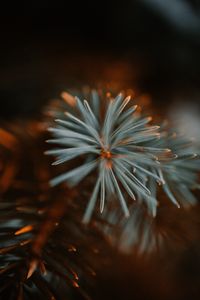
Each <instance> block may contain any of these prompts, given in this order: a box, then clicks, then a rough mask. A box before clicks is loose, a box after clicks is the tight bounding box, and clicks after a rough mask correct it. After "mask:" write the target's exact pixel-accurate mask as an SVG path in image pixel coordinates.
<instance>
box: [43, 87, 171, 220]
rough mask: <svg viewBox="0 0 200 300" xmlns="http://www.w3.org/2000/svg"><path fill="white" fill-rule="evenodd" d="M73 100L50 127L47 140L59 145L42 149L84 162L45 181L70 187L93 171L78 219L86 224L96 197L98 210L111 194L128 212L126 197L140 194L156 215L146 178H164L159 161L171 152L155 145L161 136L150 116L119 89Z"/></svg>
mask: <svg viewBox="0 0 200 300" xmlns="http://www.w3.org/2000/svg"><path fill="white" fill-rule="evenodd" d="M74 102H75V106H74V113H73V114H72V113H69V112H65V116H64V117H63V119H56V120H55V121H56V123H57V125H56V126H55V127H53V128H49V131H50V132H51V134H52V135H53V139H50V140H48V142H49V143H53V144H57V145H58V148H56V149H53V150H48V151H46V154H50V155H54V156H56V160H55V162H53V165H58V164H61V163H65V162H67V161H69V160H72V159H75V158H77V157H81V158H82V159H84V162H83V163H81V165H79V166H77V167H76V168H74V169H72V170H67V172H66V173H64V174H61V175H59V176H57V177H56V178H54V179H53V180H51V182H50V184H51V185H52V186H55V185H57V184H59V183H61V182H67V184H68V185H71V186H75V185H77V184H78V183H79V182H80V181H81V180H82V179H84V178H85V177H86V176H87V175H88V174H89V173H91V172H94V174H95V177H94V178H95V180H94V188H93V192H92V193H91V197H90V199H89V202H88V206H87V209H86V211H85V215H84V219H83V220H84V222H86V223H87V222H88V221H89V220H90V218H91V215H92V212H93V210H94V207H95V204H96V202H97V200H98V199H100V211H101V212H103V209H104V204H105V201H106V200H108V201H109V200H110V199H112V198H113V197H111V196H115V197H116V198H118V199H119V202H120V204H121V207H122V209H123V211H124V214H125V216H127V217H128V216H129V209H128V204H127V203H128V202H127V199H128V198H129V199H130V198H132V199H133V200H136V199H137V198H142V199H143V200H144V201H145V202H146V203H147V206H148V208H149V209H150V210H151V211H152V213H153V214H155V212H156V206H157V201H156V200H155V198H154V197H152V195H151V194H152V191H151V190H150V189H149V188H148V185H147V180H148V178H150V180H153V181H154V182H159V183H161V184H162V183H164V182H163V178H162V176H160V175H161V172H160V165H161V164H160V162H159V161H162V160H163V159H166V158H168V157H169V156H170V153H171V151H170V150H169V149H166V148H160V147H155V146H154V144H155V140H157V139H159V137H160V134H159V132H158V130H159V126H154V125H149V122H150V121H151V117H143V116H141V114H139V113H137V111H136V110H137V105H133V104H132V100H131V97H129V96H128V97H126V98H125V97H124V96H123V95H122V94H119V95H118V96H117V97H116V98H109V99H108V98H104V99H103V100H102V99H101V101H100V98H99V95H98V93H97V92H96V91H93V92H92V94H91V101H90V102H88V101H87V100H83V101H82V100H80V99H79V98H78V97H75V98H74ZM77 162H78V161H77ZM152 170H153V171H152ZM155 170H156V172H155ZM128 196H129V197H128Z"/></svg>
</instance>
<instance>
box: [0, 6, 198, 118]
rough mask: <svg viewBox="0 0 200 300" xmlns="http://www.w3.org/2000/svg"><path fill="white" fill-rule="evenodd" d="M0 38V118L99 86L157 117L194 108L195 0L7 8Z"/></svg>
mask: <svg viewBox="0 0 200 300" xmlns="http://www.w3.org/2000/svg"><path fill="white" fill-rule="evenodd" d="M0 32H1V37H0V41H1V47H0V57H1V68H0V99H1V112H0V115H1V117H6V118H7V117H15V116H17V115H21V116H23V117H27V116H29V115H32V114H34V113H37V112H38V111H39V109H40V107H41V106H42V105H44V103H45V102H47V101H48V100H49V99H50V98H54V97H57V96H58V95H59V94H60V91H61V90H63V89H68V88H70V87H74V86H75V87H76V88H77V87H78V88H79V87H80V86H82V85H84V84H89V85H90V86H95V85H97V84H98V83H99V82H101V83H102V82H103V83H105V82H106V83H109V84H110V83H111V82H112V83H114V84H115V85H116V86H117V89H122V88H132V89H135V90H137V93H139V94H141V93H142V94H148V95H150V96H151V98H152V99H153V104H155V105H156V106H157V107H158V108H159V109H162V110H167V109H168V108H169V105H170V104H171V103H174V102H177V101H181V102H183V101H186V102H187V103H190V104H191V103H198V100H199V94H200V91H199V89H200V84H199V81H200V2H199V1H198V0H168V1H160V0H135V1H130V0H128V1H124V2H123V1H104V0H103V1H80V2H75V1H47V0H43V1H38V0H35V1H28V2H27V3H24V4H23V5H21V6H20V4H19V5H16V6H14V5H13V4H11V3H9V2H8V3H7V8H5V9H4V8H3V7H2V9H1V10H0Z"/></svg>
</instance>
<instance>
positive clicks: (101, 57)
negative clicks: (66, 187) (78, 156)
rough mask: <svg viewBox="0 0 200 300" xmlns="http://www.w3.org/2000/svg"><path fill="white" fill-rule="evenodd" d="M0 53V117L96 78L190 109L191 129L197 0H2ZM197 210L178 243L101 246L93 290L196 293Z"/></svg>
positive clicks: (198, 91) (35, 111)
mask: <svg viewBox="0 0 200 300" xmlns="http://www.w3.org/2000/svg"><path fill="white" fill-rule="evenodd" d="M0 60H1V64H0V66H1V67H0V101H1V102H0V103H1V109H0V119H1V121H2V124H4V122H5V121H6V122H7V121H9V122H10V123H11V124H12V122H14V120H15V119H17V120H21V119H23V120H25V119H27V120H30V119H32V118H33V119H34V118H35V117H36V118H37V116H39V115H40V112H41V111H42V109H43V107H45V106H46V104H47V103H48V101H49V100H51V99H54V98H57V97H58V96H59V95H60V93H61V91H62V90H70V89H71V88H76V89H79V88H81V87H82V86H85V85H89V86H91V87H95V86H99V85H102V86H105V87H108V88H109V87H110V86H112V87H114V89H115V90H117V91H120V90H121V89H131V90H132V91H134V93H135V95H136V96H138V97H140V98H141V97H142V96H143V100H144V99H151V102H152V107H153V109H154V110H155V111H156V113H158V114H159V115H161V116H167V115H169V114H170V113H171V112H173V111H175V112H176V113H177V111H178V110H179V109H182V107H183V112H184V113H185V111H187V110H188V111H189V112H190V114H189V116H188V119H185V120H187V121H186V122H188V123H191V122H190V121H191V120H193V116H194V115H193V113H194V110H195V123H191V124H192V128H190V129H191V132H193V130H194V129H195V132H197V135H198V136H199V127H198V126H199V123H198V118H199V113H200V1H198V0H135V1H130V0H128V1H113V0H110V1H105V0H102V1H80V2H78V1H59V0H58V1H50V0H43V1H39V0H35V1H31V0H29V1H27V2H26V3H24V4H23V5H21V6H19V4H17V5H16V7H14V6H13V4H12V3H11V2H10V1H8V3H7V8H6V9H3V7H2V9H0ZM176 113H175V115H176ZM183 115H184V114H182V116H183ZM194 124H196V125H194ZM194 126H195V128H194ZM188 132H189V131H188ZM30 149H31V148H30ZM27 155H28V154H27ZM28 159H29V158H28ZM28 159H27V161H28ZM27 165H28V163H27ZM198 213H199V208H198V210H197V211H193V212H191V213H190V214H189V216H188V217H187V218H186V220H187V222H188V224H189V225H188V226H187V223H184V226H186V227H187V228H189V230H190V228H191V236H192V237H191V238H188V236H189V234H188V236H186V238H188V240H189V242H188V243H187V244H186V246H185V248H184V249H181V250H180V249H179V250H176V248H175V247H174V248H173V249H170V250H169V249H167V251H166V253H165V254H161V255H160V256H158V255H157V254H155V255H154V256H153V257H151V259H147V260H146V259H145V258H144V257H139V256H133V257H132V258H130V257H129V256H128V257H126V256H124V257H123V258H122V257H121V256H118V254H116V253H115V254H113V253H107V255H108V259H109V257H110V256H111V255H112V260H110V264H109V265H108V266H107V267H105V268H104V269H101V270H100V272H99V277H98V281H97V285H96V286H95V287H94V289H93V291H92V293H93V295H94V299H125V297H126V299H174V300H175V299H176V300H177V299H181V300H185V299H187V300H188V299H199V297H200V236H199V233H198V229H199V228H200V226H199V223H198V218H199V214H198ZM178 214H179V217H180V215H181V214H180V212H179V213H178ZM182 216H183V217H182V218H183V219H184V214H183V215H182ZM194 216H195V217H194ZM180 218H181V217H180ZM193 218H195V226H194V227H195V228H193V227H192V226H191V223H192V222H193ZM166 219H168V217H167V216H166ZM189 220H191V223H190V221H189ZM174 224H176V222H175V223H174ZM184 226H183V227H184ZM172 227H173V225H172ZM171 230H172V231H173V228H171ZM176 230H177V228H174V232H176ZM181 232H182V235H184V232H185V231H184V229H183V230H182V231H181ZM194 232H195V233H194ZM178 234H179V233H178V231H177V235H178Z"/></svg>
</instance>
